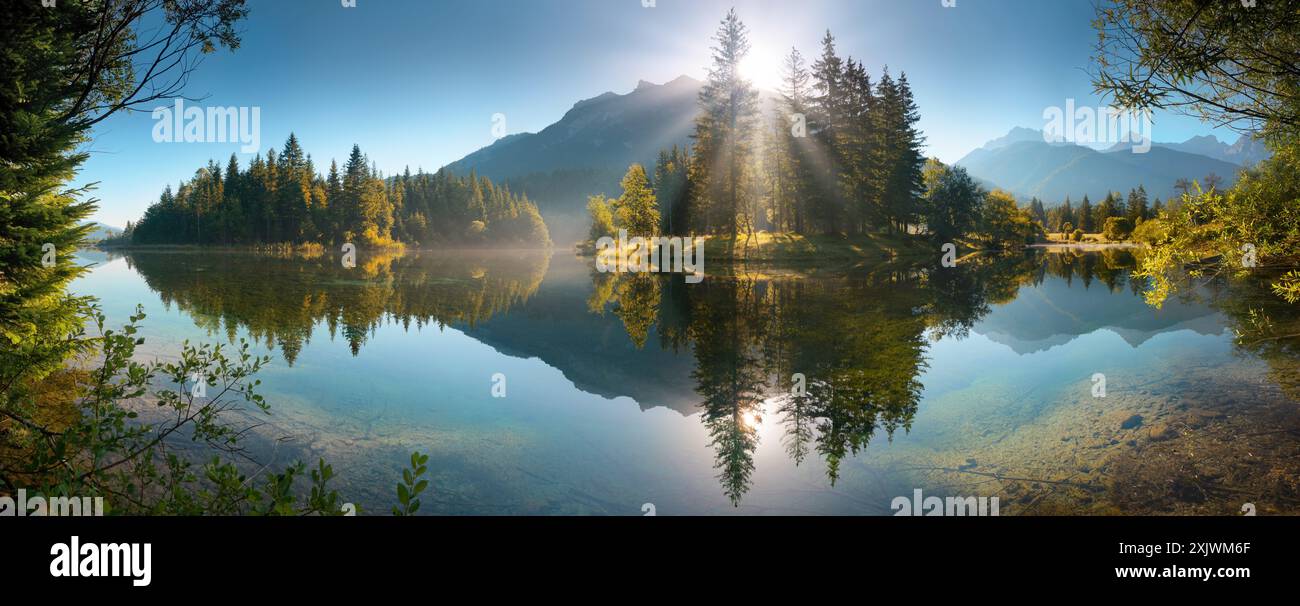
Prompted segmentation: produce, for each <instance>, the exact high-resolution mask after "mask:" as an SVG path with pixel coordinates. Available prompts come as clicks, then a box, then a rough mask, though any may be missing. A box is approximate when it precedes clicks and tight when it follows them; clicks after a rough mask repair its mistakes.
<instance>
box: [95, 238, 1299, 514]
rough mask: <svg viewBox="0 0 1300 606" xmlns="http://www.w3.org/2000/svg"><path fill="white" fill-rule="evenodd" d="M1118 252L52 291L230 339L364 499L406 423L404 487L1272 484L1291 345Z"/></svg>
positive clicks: (1284, 464) (262, 442) (927, 489)
mask: <svg viewBox="0 0 1300 606" xmlns="http://www.w3.org/2000/svg"><path fill="white" fill-rule="evenodd" d="M1132 254H1133V253H1132V252H1130V251H1123V250H1106V251H1101V252H1086V253H1085V252H1068V251H1067V252H1043V251H1031V252H1027V253H1024V254H1016V255H1011V256H1001V257H978V258H974V259H970V260H966V261H963V263H962V264H960V265H959V266H958V267H956V268H941V267H937V266H928V265H924V264H919V265H918V264H907V263H888V264H876V265H870V264H868V265H862V266H857V267H851V268H839V269H826V268H806V267H804V268H797V267H791V268H773V267H769V266H764V267H757V268H748V269H740V268H733V269H731V270H727V271H723V272H721V273H719V268H718V267H710V268H709V271H710V273H709V274H708V275H707V277H706V278H705V279H704V281H703V282H701V283H699V284H688V283H686V282H685V281H684V280H682V278H681V276H663V275H652V274H635V275H632V274H623V275H613V274H603V273H598V272H596V271H595V270H594V269H593V265H592V263H591V262H590V260H588V259H581V258H577V257H575V256H574V255H573V254H572V253H570V252H567V251H555V252H553V253H544V252H533V251H519V252H479V253H436V252H408V253H406V254H404V255H367V254H365V253H362V254H361V255H360V256H359V258H358V261H357V264H356V266H355V267H353V268H345V267H343V266H342V265H341V264H340V263H339V260H338V259H337V258H335V256H333V255H327V256H317V257H311V256H298V255H278V256H277V255H258V254H253V253H241V252H227V251H198V250H182V251H170V250H169V251H132V252H129V253H126V254H125V255H124V256H123V255H121V254H118V253H114V254H112V255H105V254H104V253H97V252H87V253H83V255H82V256H83V259H84V260H85V261H86V262H87V263H94V267H93V269H92V271H90V272H89V273H88V274H87V275H86V276H84V277H82V278H81V279H79V280H78V281H77V282H76V283H75V285H74V286H73V291H74V292H77V293H79V294H87V295H94V296H96V297H98V298H99V300H100V303H101V305H102V307H103V308H104V311H105V312H106V313H107V315H108V317H109V324H110V325H116V324H121V323H122V322H124V321H125V320H126V318H127V316H128V315H129V314H130V313H131V311H132V310H133V309H134V307H135V305H136V304H137V303H138V304H142V305H143V306H144V309H145V311H146V313H148V318H147V319H146V320H145V321H144V324H143V328H142V334H143V336H144V337H145V344H144V346H142V347H141V348H140V352H139V353H140V355H141V356H142V357H145V358H150V359H152V358H155V357H157V358H174V357H175V356H176V354H177V352H178V351H179V349H180V344H181V343H182V342H183V341H185V340H189V341H191V342H223V343H229V342H236V341H237V340H238V339H241V338H243V339H248V340H249V341H251V342H254V343H256V346H255V350H256V351H258V352H259V353H264V354H266V355H270V356H271V357H272V363H271V365H270V366H269V367H267V368H266V369H265V370H264V371H263V372H262V373H261V375H260V378H261V380H262V387H261V391H260V393H262V394H263V395H264V396H265V397H266V398H267V400H268V401H269V402H270V403H271V406H272V413H271V415H270V416H269V417H261V418H258V419H257V420H258V421H259V422H263V423H265V424H264V425H261V426H260V427H258V428H257V429H256V430H255V431H254V432H253V433H252V434H251V436H250V438H249V440H250V442H249V444H250V448H251V449H252V451H253V453H254V454H255V455H256V456H257V458H258V460H259V461H260V462H262V463H267V462H270V463H275V464H286V463H288V462H291V461H293V460H295V459H302V460H305V461H308V462H309V463H314V462H315V460H316V458H317V457H325V458H326V459H327V460H328V461H329V462H331V463H332V464H333V466H334V468H335V471H336V473H337V477H338V482H337V484H336V485H335V487H336V488H337V489H338V490H339V491H340V493H341V495H342V496H343V497H344V500H345V501H351V502H355V503H357V504H359V505H361V507H362V508H363V511H366V512H370V513H387V512H388V510H389V509H390V507H391V505H392V504H393V503H394V502H395V500H396V498H395V496H394V485H395V483H396V482H397V481H398V479H399V478H400V475H401V469H402V468H403V466H404V465H405V463H406V461H407V460H408V458H409V455H410V453H411V451H413V450H419V451H421V452H424V453H426V454H428V455H429V456H430V458H429V469H430V476H431V480H432V481H431V488H430V490H429V492H428V493H426V495H425V497H424V498H423V501H424V505H423V507H422V509H421V513H436V514H488V515H497V514H535V515H549V514H598V515H642V514H643V507H644V508H645V510H648V509H650V507H646V506H647V504H650V505H651V506H652V507H653V510H654V512H655V513H657V514H658V515H691V514H868V515H890V514H892V513H894V511H893V509H891V504H892V503H893V502H894V500H895V498H896V497H900V496H901V497H908V498H913V497H914V495H915V494H916V492H915V491H916V490H918V489H919V490H920V491H922V493H921V494H922V495H924V497H929V496H940V497H944V496H959V497H989V498H992V497H997V498H998V500H999V504H1000V513H1001V515H1034V514H1117V513H1118V514H1150V513H1171V514H1222V515H1239V514H1240V512H1241V509H1242V506H1243V505H1244V504H1245V503H1252V504H1254V505H1255V506H1256V507H1257V508H1258V510H1259V512H1260V513H1261V514H1263V513H1269V512H1290V513H1294V512H1296V511H1298V510H1300V508H1298V507H1297V503H1298V502H1300V486H1297V483H1298V482H1300V480H1298V479H1297V478H1300V469H1297V467H1300V446H1298V445H1300V440H1297V437H1300V429H1298V428H1300V408H1297V406H1296V404H1297V400H1296V399H1295V398H1296V396H1297V393H1300V392H1298V391H1297V389H1296V386H1295V384H1294V382H1293V381H1292V380H1291V378H1293V376H1294V375H1292V374H1291V373H1292V371H1294V370H1295V365H1294V361H1295V357H1294V356H1291V355H1289V354H1288V353H1287V352H1293V351H1294V349H1291V350H1286V351H1284V352H1283V353H1282V354H1281V355H1279V354H1278V353H1277V352H1276V351H1275V352H1274V353H1272V354H1270V355H1263V354H1260V353H1259V352H1258V351H1255V350H1250V349H1249V348H1243V347H1241V346H1239V344H1238V343H1237V341H1236V339H1235V338H1234V331H1235V330H1237V328H1238V326H1239V324H1240V323H1241V322H1243V321H1244V320H1243V318H1244V317H1245V316H1244V315H1243V314H1242V313H1240V311H1239V310H1238V309H1237V308H1234V307H1231V306H1225V305H1224V304H1222V302H1221V301H1218V300H1217V299H1216V297H1215V296H1214V295H1215V293H1214V292H1212V290H1213V289H1212V288H1209V287H1207V289H1205V290H1206V293H1205V296H1195V297H1187V298H1183V299H1180V300H1171V301H1169V302H1167V303H1166V304H1165V305H1164V307H1163V308H1161V309H1158V310H1157V309H1155V308H1153V307H1151V306H1148V305H1147V304H1146V303H1145V302H1144V301H1143V299H1142V296H1141V291H1142V283H1141V282H1140V281H1138V280H1134V279H1132V277H1131V275H1130V269H1131V268H1132V266H1133V256H1132ZM936 261H937V259H936ZM498 396H504V397H498ZM249 418H250V419H252V418H254V417H252V416H250V417H249Z"/></svg>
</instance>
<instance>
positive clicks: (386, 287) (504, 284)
mask: <svg viewBox="0 0 1300 606" xmlns="http://www.w3.org/2000/svg"><path fill="white" fill-rule="evenodd" d="M126 262H127V264H128V265H129V266H130V267H132V268H133V269H135V270H136V271H137V272H138V273H139V274H140V275H141V276H143V278H144V279H145V282H146V283H147V284H148V286H149V287H150V288H151V289H153V290H154V291H156V292H157V293H158V295H159V297H160V298H161V300H162V301H163V303H164V304H165V305H167V306H169V307H170V306H172V305H175V306H177V307H178V308H180V309H182V310H184V311H185V312H186V313H187V314H188V315H190V316H191V317H193V318H194V322H195V323H196V324H198V325H199V326H200V327H202V328H206V329H207V330H208V331H209V332H211V333H214V334H225V335H226V336H227V338H229V339H231V340H232V341H233V340H234V339H235V338H236V336H237V334H238V331H240V330H243V331H246V332H247V333H248V335H249V336H250V339H252V340H257V341H261V342H263V343H265V344H266V346H267V347H268V348H278V349H279V351H280V353H281V355H282V356H283V357H284V359H285V361H286V362H288V363H289V365H291V366H292V365H293V363H294V361H295V360H296V359H297V357H298V354H299V353H300V352H301V351H302V348H303V347H304V346H305V345H306V344H307V343H308V342H309V341H310V340H311V335H312V332H313V330H314V328H315V327H316V326H317V324H320V323H324V325H325V326H327V327H328V329H329V334H330V338H331V339H333V338H338V337H340V336H341V337H342V338H343V340H345V341H346V342H347V344H348V348H349V349H350V350H351V351H352V354H353V355H357V354H359V353H360V351H361V349H362V347H363V346H364V345H365V343H366V341H367V340H368V339H369V338H370V337H371V335H373V334H374V331H375V330H376V329H377V328H379V327H380V326H381V325H382V324H384V323H385V322H396V323H399V324H401V326H402V327H403V328H405V329H409V328H410V327H411V326H412V325H414V326H415V327H417V328H421V327H424V326H429V325H434V326H438V327H440V328H441V327H443V326H448V325H460V326H470V327H473V326H475V325H476V324H478V323H479V322H483V321H485V320H487V319H488V318H491V317H492V316H494V315H496V314H499V313H503V312H505V311H506V310H508V309H510V308H511V307H512V306H515V305H519V304H522V303H523V302H525V301H526V300H527V299H528V298H529V297H530V296H531V295H532V294H533V293H535V292H536V291H537V288H538V286H539V285H540V284H541V281H542V277H543V276H544V275H545V274H546V269H547V265H548V263H549V257H548V256H546V255H539V254H537V253H535V252H518V253H506V252H481V253H475V254H472V255H460V254H447V253H439V254H432V253H411V254H405V255H403V254H374V255H362V256H361V259H360V260H359V263H358V264H357V265H356V267H353V268H345V267H343V265H342V263H340V262H339V260H338V259H336V258H333V257H330V256H328V255H296V254H274V255H273V254H257V255H250V254H239V253H222V252H204V253H201V254H200V253H188V252H181V253H174V252H166V253H164V252H156V251H133V252H130V253H128V254H127V255H126ZM250 276H251V277H254V278H255V279H250Z"/></svg>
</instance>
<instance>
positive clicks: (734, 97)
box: [588, 10, 1038, 245]
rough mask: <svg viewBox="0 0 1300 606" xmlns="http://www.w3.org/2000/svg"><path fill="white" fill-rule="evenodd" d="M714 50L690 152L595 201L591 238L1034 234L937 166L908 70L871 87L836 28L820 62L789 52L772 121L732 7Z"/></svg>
mask: <svg viewBox="0 0 1300 606" xmlns="http://www.w3.org/2000/svg"><path fill="white" fill-rule="evenodd" d="M714 42H715V46H714V47H713V48H714V52H713V63H712V65H711V66H710V67H709V76H708V79H707V81H706V83H705V86H704V88H703V90H702V91H701V92H700V96H699V106H700V111H699V115H698V117H697V118H696V123H695V132H694V134H693V135H692V144H691V146H689V148H688V149H680V148H676V147H674V148H673V149H671V150H664V151H662V152H660V154H659V157H658V160H657V161H656V163H655V167H654V169H653V173H652V174H651V173H649V172H648V171H647V170H646V169H645V168H644V167H641V166H639V165H633V166H632V167H630V168H629V170H628V173H627V175H626V176H625V177H624V180H623V189H624V193H623V195H622V196H620V197H619V198H616V199H606V198H605V197H604V196H594V197H592V198H591V199H590V200H589V201H588V211H589V214H590V216H591V219H592V225H591V231H590V236H591V238H592V239H593V240H595V239H597V238H599V237H601V236H603V235H611V234H613V233H615V231H616V230H617V229H618V228H626V229H628V232H629V233H633V234H636V235H646V236H649V235H654V234H671V235H687V234H713V235H717V236H725V237H729V238H731V239H732V240H735V239H736V237H737V235H738V234H739V233H744V234H746V235H749V236H752V235H753V234H754V233H755V232H757V231H772V232H781V233H793V234H809V235H814V234H816V235H846V236H857V235H862V234H868V233H875V234H880V233H883V234H890V235H906V234H919V233H923V232H925V231H927V227H928V232H929V233H930V234H931V235H934V236H936V237H940V238H957V237H966V238H972V239H976V240H979V241H982V242H989V243H995V244H998V245H1003V244H1013V245H1020V244H1024V243H1026V242H1032V241H1033V240H1034V239H1035V238H1036V236H1037V234H1038V231H1037V230H1036V228H1035V226H1034V224H1033V222H1032V221H1031V217H1030V215H1029V212H1028V210H1027V209H1022V208H1019V207H1018V206H1017V205H1016V204H1015V199H1014V197H1012V196H1011V195H1010V194H1008V193H1005V192H1001V191H992V192H989V191H985V190H984V189H983V188H981V187H979V186H978V185H977V184H976V183H975V182H974V180H973V179H971V178H970V177H969V176H968V175H966V174H965V171H964V170H963V169H961V168H957V167H947V166H944V165H942V164H941V163H939V162H938V160H930V161H928V162H927V160H926V158H925V156H924V155H923V154H922V152H921V147H922V145H923V144H924V142H925V139H924V136H923V135H922V133H921V132H920V131H919V129H918V128H917V122H918V120H919V119H920V114H919V109H918V107H917V105H916V102H915V100H914V99H913V95H912V90H911V86H910V84H909V83H908V80H907V74H906V73H902V72H900V73H899V75H898V77H896V78H895V77H894V76H892V75H891V74H890V72H889V69H888V67H886V68H884V69H883V70H882V72H881V74H880V76H879V78H878V79H876V80H873V79H872V76H871V74H870V73H869V71H868V70H867V68H866V66H865V65H864V64H863V63H862V61H860V60H855V59H854V58H853V57H842V56H840V54H839V52H838V51H837V49H836V46H835V38H834V36H833V35H832V34H831V33H830V32H829V31H827V32H826V35H825V36H824V38H823V39H822V45H821V52H820V55H819V56H818V57H817V58H816V59H815V60H813V62H812V63H811V64H809V63H808V61H807V60H806V59H805V58H804V56H803V55H802V54H801V53H800V52H799V50H798V49H791V51H790V53H789V55H788V56H786V58H785V62H784V84H783V86H782V90H781V91H780V92H781V98H780V101H779V103H778V104H777V105H778V106H777V107H776V108H775V110H774V111H773V112H771V115H766V116H765V115H763V113H762V111H761V110H760V102H759V92H758V90H757V89H756V88H755V87H754V86H753V84H752V83H751V82H749V81H748V80H746V79H745V78H744V77H743V76H742V75H741V73H740V72H741V70H740V65H741V63H742V62H743V61H744V60H745V57H746V56H747V54H748V53H749V50H750V45H749V40H748V30H747V28H746V26H745V25H744V23H742V22H741V20H740V18H739V17H738V16H737V14H736V12H735V10H732V11H730V12H728V13H727V16H726V17H725V18H724V19H723V20H722V23H721V24H720V26H719V27H718V30H717V33H716V35H715V37H714ZM1008 201H1009V202H1010V203H1009V204H1008Z"/></svg>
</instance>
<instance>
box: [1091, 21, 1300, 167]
mask: <svg viewBox="0 0 1300 606" xmlns="http://www.w3.org/2000/svg"><path fill="white" fill-rule="evenodd" d="M1095 24H1096V29H1097V50H1096V54H1095V55H1094V63H1093V64H1094V65H1095V70H1094V72H1093V84H1094V86H1095V88H1096V89H1097V91H1098V92H1099V93H1102V94H1104V95H1107V96H1110V97H1112V98H1113V99H1114V100H1115V104H1116V105H1117V106H1120V107H1125V108H1133V109H1158V108H1169V109H1172V110H1174V111H1180V112H1185V113H1188V114H1190V115H1193V116H1196V117H1199V118H1202V119H1203V120H1204V121H1205V122H1208V123H1213V124H1220V125H1223V124H1226V125H1231V126H1234V127H1238V128H1240V129H1242V130H1249V131H1259V132H1261V133H1262V134H1263V135H1264V136H1265V137H1266V138H1267V139H1269V140H1271V141H1274V142H1284V141H1294V140H1296V138H1297V137H1300V95H1297V94H1296V91H1297V90H1300V60H1298V59H1297V57H1300V12H1297V11H1296V7H1295V4H1294V3H1292V2H1258V3H1252V4H1251V6H1249V7H1245V6H1243V3H1240V2H1190V1H1186V0H1107V1H1106V2H1101V3H1099V4H1098V5H1097V19H1096V21H1095ZM1207 187H1208V185H1207Z"/></svg>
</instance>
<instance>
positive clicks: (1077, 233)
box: [1070, 229, 1083, 242]
mask: <svg viewBox="0 0 1300 606" xmlns="http://www.w3.org/2000/svg"><path fill="white" fill-rule="evenodd" d="M1070 240H1072V241H1074V242H1082V241H1083V230H1082V229H1076V230H1074V232H1073V233H1071V234H1070Z"/></svg>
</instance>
